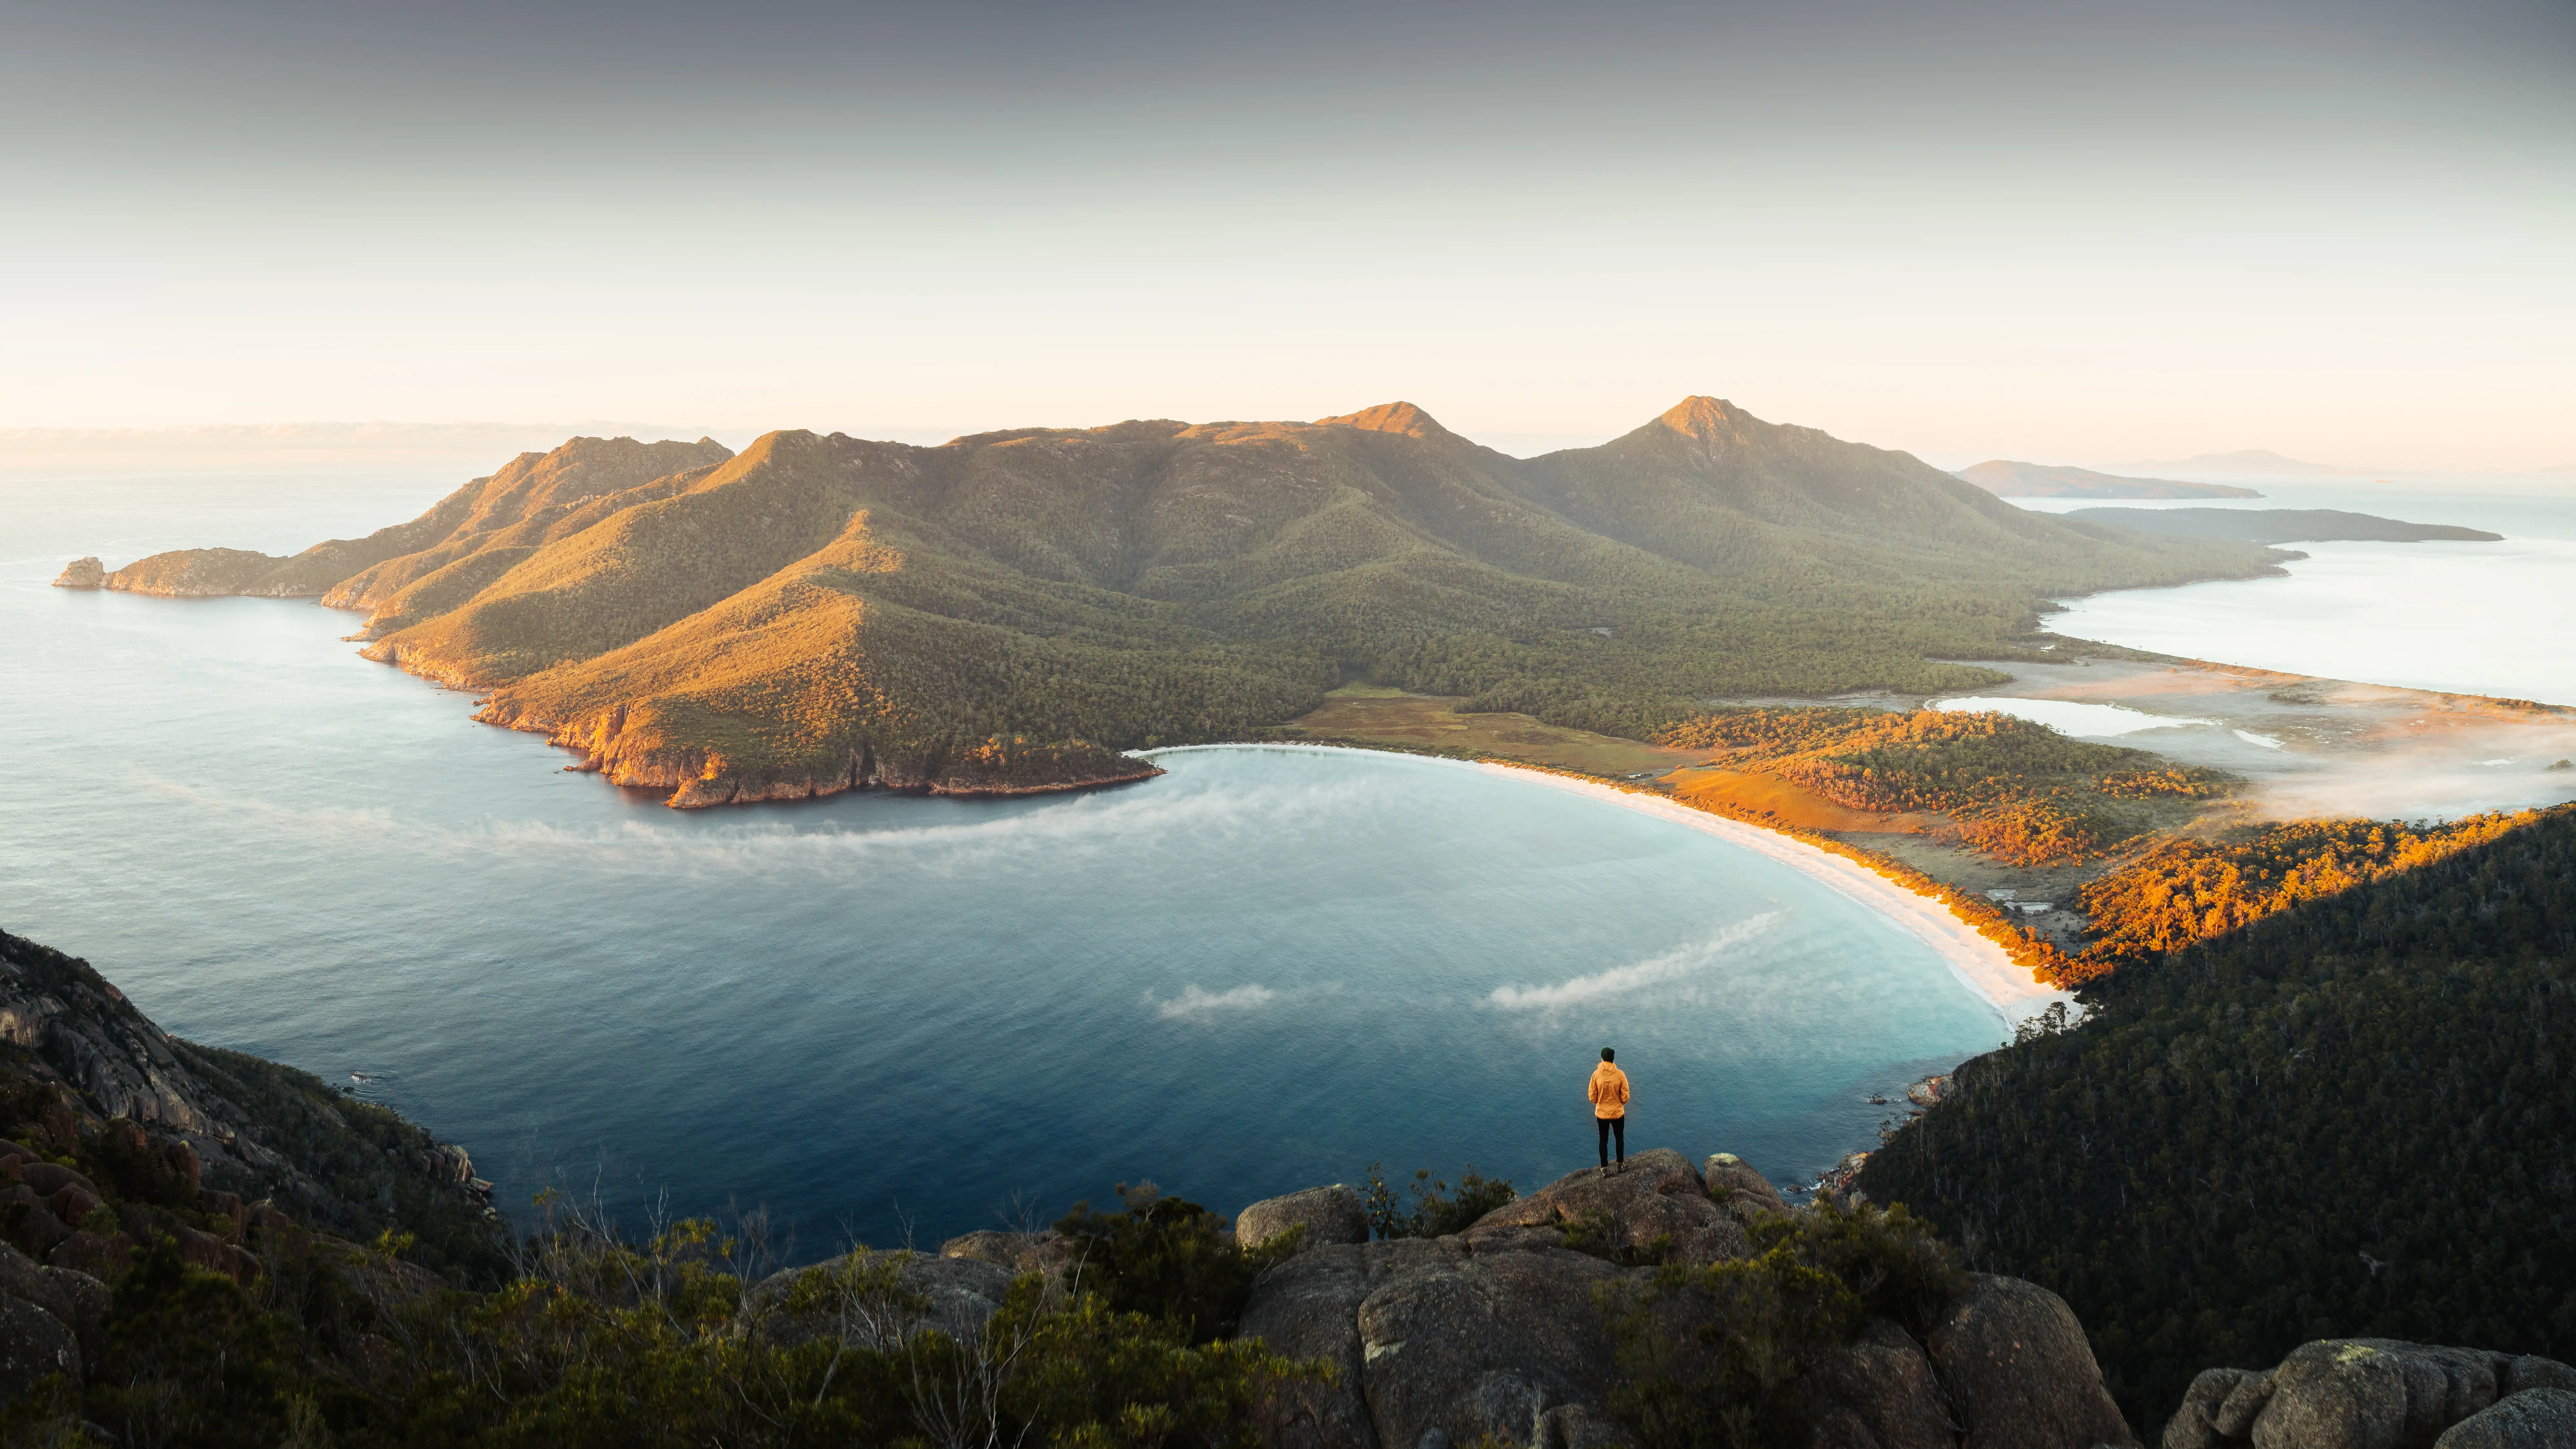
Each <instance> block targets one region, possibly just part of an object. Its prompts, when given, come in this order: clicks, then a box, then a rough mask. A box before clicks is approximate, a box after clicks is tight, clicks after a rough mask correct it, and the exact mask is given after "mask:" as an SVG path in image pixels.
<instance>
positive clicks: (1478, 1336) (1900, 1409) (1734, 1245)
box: [991, 1150, 2132, 1449]
mask: <svg viewBox="0 0 2576 1449" xmlns="http://www.w3.org/2000/svg"><path fill="white" fill-rule="evenodd" d="M1327 1191H1329V1190H1326V1189H1317V1190H1316V1192H1315V1193H1305V1194H1292V1195H1290V1196H1289V1197H1286V1198H1280V1199H1273V1200H1272V1203H1273V1204H1279V1205H1287V1204H1296V1203H1299V1202H1300V1200H1301V1199H1309V1200H1311V1199H1313V1198H1314V1197H1315V1196H1316V1194H1317V1193H1323V1192H1327ZM1270 1206H1272V1204H1256V1205H1255V1207H1256V1208H1267V1207H1270ZM1784 1211H1788V1209H1787V1208H1786V1206H1785V1204H1783V1203H1782V1202H1781V1200H1780V1196H1779V1193H1778V1192H1777V1190H1775V1189H1773V1188H1772V1187H1771V1185H1770V1184H1769V1183H1768V1182H1767V1181H1764V1180H1763V1179H1762V1178H1761V1176H1760V1174H1758V1173H1756V1172H1754V1171H1753V1170H1752V1169H1751V1168H1750V1167H1749V1166H1747V1165H1746V1164H1745V1163H1744V1162H1743V1161H1742V1160H1741V1159H1739V1158H1736V1157H1733V1156H1732V1155H1729V1154H1724V1153H1721V1154H1718V1155H1717V1156H1715V1157H1712V1158H1709V1159H1708V1167H1707V1169H1706V1170H1705V1171H1703V1170H1702V1169H1699V1168H1695V1167H1693V1166H1692V1165H1691V1163H1690V1161H1689V1159H1687V1158H1685V1157H1683V1156H1682V1155H1681V1154H1680V1153H1677V1152H1672V1151H1666V1150H1657V1151H1653V1152H1643V1153H1639V1154H1638V1155H1637V1156H1635V1157H1632V1158H1630V1159H1629V1160H1628V1170H1627V1171H1626V1172H1625V1173H1613V1174H1609V1175H1604V1174H1602V1173H1600V1172H1598V1171H1591V1170H1587V1171H1584V1172H1578V1173H1575V1174H1574V1175H1572V1176H1570V1177H1567V1178H1564V1179H1561V1180H1559V1181H1557V1182H1555V1183H1552V1184H1550V1185H1549V1186H1547V1187H1545V1188H1542V1189H1540V1190H1539V1191H1538V1192H1535V1193H1532V1194H1531V1195H1530V1196H1529V1197H1527V1198H1523V1199H1521V1200H1519V1201H1517V1202H1514V1203H1511V1204H1508V1205H1506V1206H1505V1207H1503V1208H1500V1209H1498V1210H1496V1211H1494V1212H1492V1213H1489V1214H1487V1215H1486V1216H1485V1217H1483V1218H1481V1219H1479V1220H1478V1221H1476V1222H1475V1223H1474V1224H1472V1225H1470V1226H1469V1227H1468V1228H1467V1229H1465V1230H1464V1231H1462V1232H1460V1233H1457V1234H1454V1235H1452V1236H1449V1237H1443V1238H1437V1239H1420V1238H1408V1239H1398V1240H1395V1241H1390V1242H1357V1243H1340V1244H1324V1245H1320V1246H1313V1247H1309V1248H1306V1249H1304V1250H1302V1251H1300V1252H1298V1253H1297V1254H1296V1255H1295V1256H1293V1257H1290V1258H1288V1259H1287V1260H1285V1261H1284V1262H1281V1263H1279V1264H1277V1265H1276V1266H1274V1267H1272V1268H1271V1269H1269V1270H1268V1271H1267V1272H1265V1273H1264V1274H1262V1276H1261V1278H1260V1279H1259V1281H1257V1282H1256V1283H1255V1284H1254V1285H1253V1290H1252V1297H1251V1301H1250V1302H1249V1303H1248V1304H1247V1305H1246V1307H1245V1309H1244V1312H1243V1317H1242V1321H1241V1325H1240V1327H1239V1330H1238V1331H1239V1333H1240V1334H1241V1336H1243V1337H1245V1338H1258V1339H1261V1340H1263V1341H1264V1342H1266V1343H1267V1344H1268V1345H1269V1346H1270V1347H1271V1348H1272V1349H1273V1350H1274V1351H1277V1352H1279V1353H1282V1354H1285V1355H1287V1356H1289V1357H1291V1358H1297V1359H1321V1360H1323V1361H1325V1362H1326V1363H1328V1364H1331V1365H1332V1366H1333V1368H1334V1371H1335V1372H1334V1376H1333V1378H1332V1379H1331V1380H1330V1381H1327V1382H1301V1383H1295V1384H1290V1385H1288V1386H1286V1387H1285V1388H1283V1389H1281V1390H1280V1391H1279V1392H1278V1393H1277V1394H1276V1395H1275V1396H1274V1397H1273V1398H1272V1399H1271V1400H1270V1401H1269V1402H1268V1403H1267V1404H1265V1405H1264V1406H1263V1408H1262V1411H1261V1412H1262V1417H1261V1422H1260V1428H1261V1431H1262V1435H1263V1439H1264V1442H1265V1443H1266V1444H1268V1445H1271V1446H1274V1449H1423V1446H1442V1445H1449V1446H1456V1445H1467V1444H1475V1443H1480V1442H1493V1443H1501V1444H1513V1445H1527V1446H1530V1449H1607V1446H1614V1445H1616V1446H1633V1445H1634V1443H1635V1441H1634V1440H1633V1438H1632V1437H1631V1436H1630V1434H1629V1433H1628V1431H1627V1430H1626V1429H1625V1428H1623V1427H1622V1426H1621V1425H1620V1423H1619V1422H1618V1421H1617V1420H1616V1419H1615V1418H1613V1417H1612V1415H1611V1412H1610V1405H1611V1401H1612V1397H1613V1394H1614V1392H1615V1391H1616V1389H1617V1388H1618V1386H1619V1385H1620V1383H1621V1382H1622V1368H1621V1365H1620V1362H1619V1357H1618V1353H1617V1349H1616V1345H1615V1343H1614V1340H1613V1338H1612V1336H1611V1332H1610V1326H1609V1325H1610V1310H1611V1309H1612V1307H1613V1306H1614V1305H1615V1304H1616V1303H1618V1302H1619V1301H1620V1300H1621V1299H1622V1298H1623V1297H1624V1296H1625V1295H1627V1294H1629V1293H1632V1292H1636V1291H1638V1290H1641V1289H1643V1288H1645V1287H1646V1286H1647V1285H1648V1284H1649V1283H1650V1282H1652V1281H1653V1279H1654V1277H1655V1275H1656V1273H1657V1272H1658V1266H1657V1264H1658V1263H1659V1262H1662V1261H1671V1262H1680V1263H1708V1262H1714V1261H1720V1260H1723V1259H1727V1258H1733V1257H1741V1256H1743V1255H1744V1254H1745V1253H1746V1252H1747V1251H1748V1247H1747V1244H1746V1239H1745V1234H1744V1224H1745V1223H1746V1222H1748V1221H1752V1220H1754V1219H1755V1218H1756V1217H1758V1216H1759V1215H1764V1214H1771V1213H1778V1212H1784ZM1279 1216H1280V1217H1282V1218H1285V1217H1286V1216H1288V1213H1287V1212H1286V1211H1284V1208H1283V1211H1281V1212H1280V1213H1279ZM1243 1220H1244V1221H1246V1222H1254V1221H1257V1219H1256V1217H1255V1213H1254V1210H1253V1209H1246V1210H1245V1213H1244V1219H1243ZM991 1236H992V1237H994V1238H996V1239H999V1238H1002V1237H1004V1236H1005V1235H1000V1234H995V1235H991ZM1667 1255H1668V1257H1667ZM1711 1311H1713V1307H1712V1305H1710V1304H1709V1303H1708V1302H1707V1301H1706V1300H1705V1299H1703V1298H1701V1297H1699V1296H1698V1295H1693V1294H1687V1293H1685V1294H1673V1295H1667V1296H1665V1297H1664V1298H1662V1299H1660V1300H1659V1301H1658V1302H1657V1303H1656V1305H1655V1308H1654V1313H1655V1326H1654V1328H1653V1330H1652V1332H1653V1334H1654V1336H1655V1337H1656V1338H1657V1340H1658V1341H1660V1342H1663V1343H1665V1344H1668V1345H1683V1346H1684V1348H1683V1351H1684V1352H1685V1353H1686V1352H1687V1351H1688V1349H1687V1347H1686V1346H1687V1345H1688V1344H1690V1343H1691V1342H1693V1341H1694V1340H1695V1339H1696V1337H1697V1334H1698V1331H1699V1329H1700V1328H1701V1327H1703V1326H1706V1324H1707V1323H1708V1322H1712V1321H1713V1320H1708V1319H1707V1318H1706V1315H1707V1314H1708V1313H1709V1312H1711ZM1694 1314H1698V1315H1700V1317H1698V1318H1694V1317H1693V1315H1694ZM1798 1404H1799V1406H1800V1407H1801V1409H1802V1410H1803V1413H1804V1415H1805V1417H1806V1419H1807V1420H1808V1422H1809V1423H1811V1424H1812V1425H1813V1429H1814V1433H1815V1436H1816V1437H1815V1440H1814V1442H1815V1444H1816V1445H1818V1446H1819V1449H1964V1446H1996V1449H2016V1446H2022V1445H2031V1446H2045V1449H2093V1446H2095V1445H2101V1444H2110V1445H2127V1444H2129V1443H2131V1442H2132V1441H2131V1439H2130V1435H2129V1431H2128V1428H2127V1426H2126V1425H2125V1424H2124V1423H2122V1422H2121V1420H2120V1417H2119V1414H2118V1411H2117V1410H2116V1409H2114V1408H2113V1407H2112V1405H2111V1400H2110V1396H2109V1395H2108V1394H2107V1393H2106V1392H2104V1390H2103V1387H2102V1380H2101V1375H2100V1373H2099V1372H2098V1371H2097V1370H2096V1369H2095V1366H2094V1363H2093V1356H2092V1353H2091V1351H2090V1349H2089V1348H2088V1347H2087V1346H2086V1345H2085V1341H2084V1336H2083V1331H2082V1329H2081V1328H2080V1327H2078V1326H2077V1324H2076V1322H2075V1316H2074V1314H2073V1313H2071V1312H2070V1311H2068V1309H2067V1307H2066V1305H2065V1304H2064V1303H2063V1302H2061V1301H2060V1300H2059V1299H2058V1298H2057V1297H2056V1295H2054V1294H2051V1293H2048V1292H2046V1291H2045V1290H2043V1289H2040V1288H2038V1287H2035V1286H2033V1285H2031V1284H2028V1283H2023V1282H2021V1281H2019V1280H2017V1279H2010V1278H1989V1277H1978V1278H1974V1279H1972V1280H1971V1282H1970V1285H1969V1287H1968V1289H1967V1291H1965V1292H1964V1293H1962V1294H1961V1295H1960V1296H1959V1297H1958V1298H1957V1299H1956V1300H1954V1301H1953V1302H1951V1303H1950V1304H1949V1305H1948V1306H1947V1308H1946V1310H1945V1311H1944V1313H1943V1314H1942V1315H1941V1318H1940V1320H1939V1328H1938V1329H1936V1331H1935V1332H1934V1334H1933V1335H1932V1337H1931V1339H1930V1341H1929V1343H1928V1344H1927V1343H1926V1342H1921V1341H1917V1340H1916V1339H1915V1338H1913V1337H1912V1336H1911V1335H1909V1334H1908V1333H1907V1332H1906V1330H1905V1329H1904V1328H1903V1327H1901V1326H1900V1325H1898V1324H1895V1323H1892V1322H1888V1321H1886V1320H1875V1321H1873V1322H1871V1323H1870V1324H1868V1325H1867V1326H1866V1328H1865V1329H1864V1331H1863V1332H1862V1333H1861V1335H1860V1336H1859V1337H1858V1338H1857V1339H1856V1340H1855V1341H1854V1342H1852V1343H1851V1344H1850V1345H1848V1346H1847V1347H1846V1348H1844V1349H1843V1350H1841V1351H1840V1352H1839V1353H1838V1354H1836V1355H1835V1356H1833V1357H1832V1358H1830V1359H1829V1360H1828V1361H1826V1362H1825V1363H1824V1364H1822V1365H1821V1366H1819V1367H1818V1368H1817V1369H1815V1370H1814V1371H1813V1372H1812V1373H1810V1374H1809V1375H1808V1377H1807V1378H1806V1379H1805V1380H1804V1381H1803V1382H1802V1383H1801V1384H1800V1385H1798ZM1963 1436H1964V1437H1963Z"/></svg>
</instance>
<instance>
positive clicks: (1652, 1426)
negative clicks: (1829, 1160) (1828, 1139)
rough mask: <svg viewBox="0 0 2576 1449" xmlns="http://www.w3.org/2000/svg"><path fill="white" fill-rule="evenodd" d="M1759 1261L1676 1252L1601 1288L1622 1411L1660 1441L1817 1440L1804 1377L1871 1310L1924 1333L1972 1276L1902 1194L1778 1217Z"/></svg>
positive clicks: (1642, 1433)
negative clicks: (1887, 1202)
mask: <svg viewBox="0 0 2576 1449" xmlns="http://www.w3.org/2000/svg"><path fill="white" fill-rule="evenodd" d="M1746 1231H1747V1232H1748V1233H1750V1234H1751V1236H1752V1238H1753V1243H1754V1247H1755V1249H1756V1250H1757V1252H1756V1256H1754V1257H1753V1258H1751V1259H1746V1260H1738V1261H1731V1262H1721V1263H1711V1264H1707V1265H1704V1266H1698V1267H1692V1266H1686V1265H1682V1264H1667V1265H1665V1266H1663V1267H1661V1268H1659V1269H1657V1270H1656V1273H1655V1276H1654V1277H1653V1279H1652V1280H1651V1281H1650V1282H1648V1283H1647V1284H1646V1285H1645V1286H1643V1287H1642V1288H1640V1287H1633V1286H1630V1285H1627V1284H1617V1285H1611V1286H1610V1287H1608V1288H1606V1289H1605V1290H1604V1292H1603V1294H1602V1299H1601V1303H1602V1307H1603V1310H1604V1311H1605V1313H1607V1314H1608V1316H1609V1320H1610V1330H1611V1335H1612V1337H1613V1338H1614V1339H1615V1340H1616V1342H1617V1344H1618V1353H1619V1365H1620V1369H1621V1378H1622V1380H1623V1382H1622V1383H1621V1385H1620V1386H1619V1387H1618V1388H1617V1389H1616V1390H1614V1391H1613V1393H1612V1396H1611V1402H1610V1408H1611V1412H1612V1413H1613V1414H1615V1415H1617V1416H1618V1418H1619V1419H1620V1421H1621V1422H1622V1423H1624V1424H1625V1425H1627V1427H1628V1428H1629V1430H1630V1431H1631V1432H1633V1433H1634V1434H1635V1435H1636V1436H1637V1437H1638V1439H1639V1441H1640V1442H1641V1443H1643V1444H1644V1445H1646V1446H1647V1449H1788V1446H1791V1445H1802V1444H1805V1443H1807V1442H1808V1441H1809V1439H1810V1437H1811V1435H1812V1428H1811V1426H1810V1425H1809V1424H1808V1423H1807V1422H1806V1418H1805V1414H1804V1412H1803V1405H1802V1403H1801V1395H1800V1392H1799V1390H1800V1388H1801V1381H1802V1380H1804V1379H1805V1377H1806V1375H1807V1374H1808V1373H1809V1372H1810V1371H1812V1370H1813V1369H1815V1368H1816V1367H1817V1365H1819V1364H1821V1363H1823V1362H1824V1361H1825V1359H1826V1358H1827V1357H1828V1356H1829V1355H1831V1354H1832V1353H1834V1352H1835V1351H1836V1350H1837V1349H1840V1348H1841V1347H1842V1346H1843V1345H1845V1344H1848V1343H1850V1342H1851V1341H1852V1340H1853V1339H1854V1338H1855V1337H1857V1336H1858V1335H1859V1333H1860V1331H1861V1329H1862V1327H1863V1326H1864V1325H1865V1324H1867V1323H1868V1321H1869V1320H1870V1319H1872V1318H1890V1319H1894V1320H1896V1321H1897V1322H1899V1323H1902V1324H1905V1325H1907V1326H1908V1327H1909V1328H1913V1329H1915V1330H1917V1331H1920V1330H1921V1329H1923V1328H1925V1327H1928V1326H1929V1324H1930V1323H1931V1321H1932V1319H1933V1317H1934V1316H1935V1315H1936V1314H1938V1313H1939V1311H1940V1309H1941V1306H1942V1305H1943V1304H1945V1303H1946V1302H1948V1301H1949V1299H1950V1298H1951V1296H1952V1295H1953V1294H1955V1293H1957V1292H1958V1291H1959V1289H1961V1288H1962V1287H1964V1286H1966V1281H1967V1280H1966V1276H1965V1274H1963V1273H1962V1272H1961V1271H1960V1269H1959V1266H1958V1263H1957V1261H1956V1259H1955V1258H1954V1257H1953V1256H1952V1253H1951V1250H1950V1248H1949V1247H1948V1246H1947V1245H1946V1244H1944V1243H1942V1242H1941V1241H1940V1240H1939V1239H1938V1238H1937V1237H1935V1236H1934V1234H1933V1231H1932V1228H1931V1226H1930V1225H1929V1224H1927V1223H1924V1222H1922V1221H1921V1220H1919V1219H1917V1218H1915V1217H1913V1216H1911V1215H1909V1214H1908V1213H1907V1212H1906V1210H1905V1208H1904V1207H1903V1206H1902V1205H1899V1206H1897V1207H1894V1208H1890V1209H1887V1210H1886V1211H1884V1212H1882V1211H1880V1210H1879V1209H1877V1208H1875V1207H1868V1206H1863V1207H1859V1208H1854V1209H1849V1210H1846V1209H1843V1208H1838V1207H1836V1206H1835V1205H1834V1204H1833V1203H1832V1202H1831V1201H1823V1202H1819V1203H1817V1204H1816V1206H1815V1207H1814V1208H1813V1209H1812V1210H1811V1211H1807V1212H1797V1213H1787V1214H1773V1215H1765V1216H1762V1217H1759V1218H1757V1219H1755V1220H1754V1221H1753V1222H1752V1223H1751V1224H1749V1225H1748V1227H1747V1229H1746Z"/></svg>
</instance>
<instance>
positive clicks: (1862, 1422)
mask: <svg viewBox="0 0 2576 1449" xmlns="http://www.w3.org/2000/svg"><path fill="white" fill-rule="evenodd" d="M1806 1409H1807V1413H1808V1415H1809V1417H1810V1418H1811V1419H1812V1420H1813V1421H1814V1423H1815V1426H1816V1437H1817V1439H1818V1440H1819V1441H1820V1442H1822V1443H1825V1444H1831V1445H1836V1446H1849V1449H1958V1444H1959V1426H1958V1425H1957V1424H1956V1423H1954V1422H1952V1420H1951V1417H1950V1405H1949V1401H1948V1399H1947V1398H1946V1397H1945V1396H1944V1395H1943V1394H1942V1392H1941V1381H1940V1379H1939V1377H1938V1376H1937V1375H1935V1374H1934V1373H1933V1371H1932V1360H1931V1359H1930V1358H1929V1357H1927V1356H1926V1355H1925V1354H1924V1352H1923V1346H1922V1345H1921V1344H1918V1343H1916V1342H1915V1341H1914V1340H1913V1339H1912V1338H1911V1337H1910V1336H1908V1335H1907V1334H1906V1332H1905V1330H1904V1329H1902V1328H1899V1327H1898V1326H1896V1325H1895V1324H1893V1323H1890V1322H1888V1321H1887V1320H1886V1319H1883V1318H1874V1319H1871V1320H1870V1323H1869V1326H1868V1327H1867V1328H1866V1329H1864V1330H1862V1332H1861V1337H1860V1341H1859V1342H1857V1343H1854V1344H1852V1345H1851V1346H1850V1347H1848V1348H1846V1349H1844V1350H1843V1351H1842V1352H1841V1353H1839V1354H1836V1355H1835V1356H1834V1357H1832V1358H1830V1359H1828V1360H1826V1361H1825V1362H1824V1363H1823V1364H1822V1365H1820V1366H1819V1367H1818V1368H1817V1369H1816V1371H1815V1372H1814V1373H1812V1374H1810V1375H1808V1383H1807V1404H1806Z"/></svg>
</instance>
